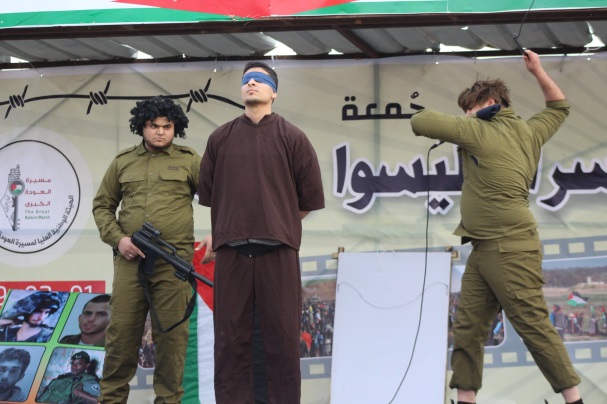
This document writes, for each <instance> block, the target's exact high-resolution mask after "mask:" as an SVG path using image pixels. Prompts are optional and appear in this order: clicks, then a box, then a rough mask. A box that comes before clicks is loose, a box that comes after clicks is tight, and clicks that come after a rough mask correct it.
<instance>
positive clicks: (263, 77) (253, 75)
mask: <svg viewBox="0 0 607 404" xmlns="http://www.w3.org/2000/svg"><path fill="white" fill-rule="evenodd" d="M251 79H253V80H255V81H256V82H258V83H263V84H267V85H269V86H270V87H272V90H274V92H276V84H275V83H274V80H272V78H271V77H270V76H268V75H267V74H263V73H260V72H249V73H247V74H245V75H244V76H242V85H243V86H244V85H245V84H247V83H248V82H249V81H251Z"/></svg>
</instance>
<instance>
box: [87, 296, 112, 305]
mask: <svg viewBox="0 0 607 404" xmlns="http://www.w3.org/2000/svg"><path fill="white" fill-rule="evenodd" d="M110 299H111V296H110V295H108V294H103V295H97V296H95V297H93V298H92V299H91V300H89V301H88V302H86V303H85V304H84V307H86V306H87V305H88V304H89V303H109V302H110Z"/></svg>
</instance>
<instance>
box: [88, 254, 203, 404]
mask: <svg viewBox="0 0 607 404" xmlns="http://www.w3.org/2000/svg"><path fill="white" fill-rule="evenodd" d="M190 261H191V260H190ZM137 267H138V260H133V261H127V260H126V259H124V258H123V257H122V256H120V255H118V256H116V257H115V258H114V280H113V283H112V297H111V300H110V310H111V317H110V324H109V325H108V329H107V335H106V340H105V352H106V354H105V360H104V366H103V378H102V379H101V382H100V384H101V396H100V400H99V402H100V403H103V404H115V403H126V402H127V399H128V395H129V382H130V381H131V380H132V379H133V377H134V375H135V372H136V370H137V366H138V360H139V352H140V349H141V347H142V337H143V335H144V330H145V325H146V324H145V323H146V317H147V314H148V310H149V304H148V302H147V300H146V298H145V295H144V292H143V286H142V285H141V283H140V282H139V278H138V273H137ZM174 273H175V269H174V268H173V267H172V266H171V265H169V264H166V263H164V262H163V261H162V260H158V261H157V263H156V267H155V270H154V273H153V274H152V275H147V276H146V278H147V281H148V284H149V290H150V295H151V301H152V305H153V307H154V311H155V312H156V314H157V316H158V319H159V320H160V324H161V327H162V328H163V329H168V328H169V327H170V326H172V325H173V324H175V323H176V322H177V321H178V320H180V319H182V318H183V316H184V313H185V310H186V306H187V303H188V300H189V298H190V297H191V295H192V288H191V286H190V284H189V283H188V282H183V281H181V280H179V279H177V278H176V277H175V275H174ZM151 324H152V340H153V343H154V345H155V355H156V361H155V367H154V378H153V387H154V394H155V396H156V398H155V400H154V403H157V404H160V403H180V402H181V397H182V396H183V387H182V382H183V373H184V368H185V353H186V349H187V345H188V321H186V322H184V323H183V324H181V325H179V326H178V327H176V328H175V329H173V330H171V331H169V332H168V333H161V332H160V331H159V329H158V327H157V324H156V323H155V321H154V319H152V323H151Z"/></svg>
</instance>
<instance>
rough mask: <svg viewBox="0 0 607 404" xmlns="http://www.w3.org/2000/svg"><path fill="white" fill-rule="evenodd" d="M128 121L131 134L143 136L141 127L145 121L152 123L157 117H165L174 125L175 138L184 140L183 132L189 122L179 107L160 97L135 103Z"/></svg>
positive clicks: (168, 99)
mask: <svg viewBox="0 0 607 404" xmlns="http://www.w3.org/2000/svg"><path fill="white" fill-rule="evenodd" d="M131 115H132V117H131V119H130V120H129V123H130V128H131V132H132V133H135V134H137V135H139V136H143V127H144V126H145V124H146V122H147V121H153V120H154V119H156V118H158V117H162V116H163V117H166V118H167V119H168V120H169V121H170V122H173V124H174V125H175V136H177V137H179V138H183V139H185V138H186V135H185V130H186V128H187V127H188V123H189V122H190V120H189V119H188V117H187V116H186V115H185V113H184V112H183V109H181V106H179V105H177V104H175V102H174V101H173V100H172V99H170V98H167V97H164V96H162V95H159V96H156V97H151V98H146V99H144V100H141V101H137V103H136V106H135V107H133V109H131Z"/></svg>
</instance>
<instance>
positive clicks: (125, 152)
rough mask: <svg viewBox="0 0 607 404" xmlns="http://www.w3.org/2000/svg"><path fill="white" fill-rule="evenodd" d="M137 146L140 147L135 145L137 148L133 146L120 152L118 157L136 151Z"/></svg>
mask: <svg viewBox="0 0 607 404" xmlns="http://www.w3.org/2000/svg"><path fill="white" fill-rule="evenodd" d="M137 146H138V145H135V146H131V147H129V148H128V149H124V150H121V151H120V152H119V153H118V154H117V155H116V157H119V156H122V155H123V154H127V153H130V152H132V151H133V150H135V149H136V148H137Z"/></svg>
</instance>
